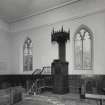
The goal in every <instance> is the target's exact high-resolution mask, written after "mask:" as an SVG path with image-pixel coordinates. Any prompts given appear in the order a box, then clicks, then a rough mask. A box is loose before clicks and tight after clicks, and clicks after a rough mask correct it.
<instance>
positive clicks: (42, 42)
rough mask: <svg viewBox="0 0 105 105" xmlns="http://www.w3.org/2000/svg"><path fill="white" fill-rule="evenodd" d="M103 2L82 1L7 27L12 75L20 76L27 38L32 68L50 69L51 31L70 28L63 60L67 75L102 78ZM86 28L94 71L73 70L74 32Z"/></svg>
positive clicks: (53, 49) (104, 71) (53, 51)
mask: <svg viewBox="0 0 105 105" xmlns="http://www.w3.org/2000/svg"><path fill="white" fill-rule="evenodd" d="M104 5H105V1H104V0H100V1H99V0H81V1H79V2H78V3H74V4H71V5H67V6H65V7H62V8H59V9H56V10H53V11H50V12H47V13H44V14H41V15H38V16H32V17H30V18H28V19H25V20H21V21H17V22H16V23H12V24H11V25H10V28H11V31H10V32H11V43H12V45H11V46H12V50H11V54H12V58H11V64H12V66H11V68H12V69H11V72H12V73H19V74H30V73H31V72H23V44H24V41H25V39H26V37H27V36H28V37H30V38H31V39H32V43H33V68H34V69H36V68H40V67H42V66H51V63H52V61H53V60H54V59H57V58H58V45H57V44H56V43H51V31H52V29H53V27H54V28H55V30H59V29H61V27H62V26H63V27H64V29H65V30H68V29H69V28H70V30H71V31H70V41H68V42H67V44H66V60H67V61H68V62H69V74H105V46H104V43H105V42H104V40H105V35H104V34H105V7H104ZM81 24H84V25H87V26H88V27H89V28H90V29H91V30H92V32H93V36H94V42H93V43H94V47H93V70H87V71H86V70H84V71H83V70H74V52H73V50H74V46H73V45H74V43H73V36H74V33H75V31H76V30H77V28H78V27H79V26H80V25H81Z"/></svg>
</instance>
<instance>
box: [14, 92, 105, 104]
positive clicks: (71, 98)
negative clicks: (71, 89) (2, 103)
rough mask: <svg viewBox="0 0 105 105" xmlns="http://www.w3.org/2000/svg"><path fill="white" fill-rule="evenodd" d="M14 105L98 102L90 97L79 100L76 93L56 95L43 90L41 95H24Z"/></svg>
mask: <svg viewBox="0 0 105 105" xmlns="http://www.w3.org/2000/svg"><path fill="white" fill-rule="evenodd" d="M15 105H99V102H98V101H96V100H90V99H82V100H81V99H80V97H79V95H78V94H70V93H69V94H65V95H58V94H53V93H51V92H44V93H43V94H41V95H34V96H26V95H25V96H24V99H23V101H21V102H19V103H17V104H15ZM103 105H105V103H104V104H103Z"/></svg>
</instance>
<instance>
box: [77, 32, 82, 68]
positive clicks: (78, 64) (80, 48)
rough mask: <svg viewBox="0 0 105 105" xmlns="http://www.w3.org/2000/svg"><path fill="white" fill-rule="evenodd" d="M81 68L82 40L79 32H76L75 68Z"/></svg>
mask: <svg viewBox="0 0 105 105" xmlns="http://www.w3.org/2000/svg"><path fill="white" fill-rule="evenodd" d="M81 68H82V40H81V36H80V34H77V36H76V40H75V69H81Z"/></svg>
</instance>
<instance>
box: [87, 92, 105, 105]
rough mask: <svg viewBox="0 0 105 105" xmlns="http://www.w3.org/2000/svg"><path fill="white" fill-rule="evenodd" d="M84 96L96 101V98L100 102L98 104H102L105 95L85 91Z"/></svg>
mask: <svg viewBox="0 0 105 105" xmlns="http://www.w3.org/2000/svg"><path fill="white" fill-rule="evenodd" d="M85 98H89V99H95V100H96V101H97V100H98V101H99V102H100V105H103V100H105V95H101V94H88V93H86V94H85Z"/></svg>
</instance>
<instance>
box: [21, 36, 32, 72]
mask: <svg viewBox="0 0 105 105" xmlns="http://www.w3.org/2000/svg"><path fill="white" fill-rule="evenodd" d="M32 70H33V55H32V40H31V39H30V38H29V37H27V38H26V39H25V41H24V45H23V71H32Z"/></svg>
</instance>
